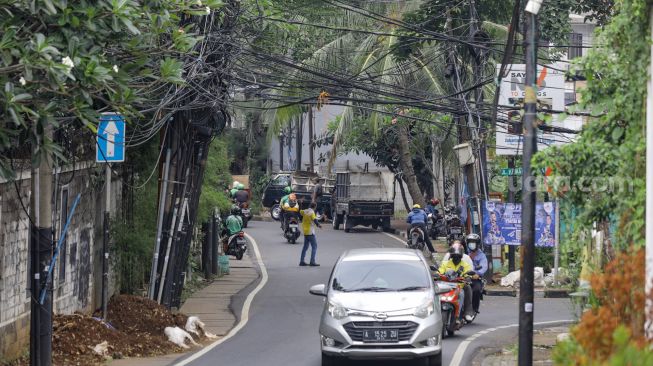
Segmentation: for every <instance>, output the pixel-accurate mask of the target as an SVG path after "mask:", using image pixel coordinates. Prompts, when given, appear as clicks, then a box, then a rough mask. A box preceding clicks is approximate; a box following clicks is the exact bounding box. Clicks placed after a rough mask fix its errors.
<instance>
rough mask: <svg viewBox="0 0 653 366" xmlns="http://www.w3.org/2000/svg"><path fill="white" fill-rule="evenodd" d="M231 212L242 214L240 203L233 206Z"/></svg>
mask: <svg viewBox="0 0 653 366" xmlns="http://www.w3.org/2000/svg"><path fill="white" fill-rule="evenodd" d="M231 214H232V215H239V214H240V208H238V205H233V206H231Z"/></svg>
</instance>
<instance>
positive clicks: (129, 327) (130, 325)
mask: <svg viewBox="0 0 653 366" xmlns="http://www.w3.org/2000/svg"><path fill="white" fill-rule="evenodd" d="M108 310H109V311H108V314H107V319H108V321H109V323H111V325H113V326H114V327H116V328H118V329H120V330H122V331H123V332H126V331H130V332H136V333H147V334H161V335H163V330H164V329H165V328H166V327H172V326H175V325H177V326H179V327H181V328H183V327H184V326H185V325H186V320H187V319H188V317H187V316H186V315H183V314H176V315H173V314H172V313H171V312H170V310H168V309H167V308H166V307H164V306H163V305H159V304H158V303H156V302H154V301H152V300H150V299H146V298H144V297H139V296H132V295H118V296H114V297H112V298H111V300H110V301H109V309H108Z"/></svg>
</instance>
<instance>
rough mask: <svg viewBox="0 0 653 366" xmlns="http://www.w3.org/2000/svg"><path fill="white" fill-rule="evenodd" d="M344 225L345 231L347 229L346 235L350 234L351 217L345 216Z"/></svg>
mask: <svg viewBox="0 0 653 366" xmlns="http://www.w3.org/2000/svg"><path fill="white" fill-rule="evenodd" d="M342 224H343V225H344V227H345V228H344V229H345V232H346V233H348V232H350V231H351V226H349V225H350V222H349V215H345V218H344V220H343V222H342Z"/></svg>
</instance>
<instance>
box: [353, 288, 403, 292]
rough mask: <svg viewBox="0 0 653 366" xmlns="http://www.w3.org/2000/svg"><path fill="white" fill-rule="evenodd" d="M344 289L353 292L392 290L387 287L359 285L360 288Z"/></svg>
mask: <svg viewBox="0 0 653 366" xmlns="http://www.w3.org/2000/svg"><path fill="white" fill-rule="evenodd" d="M344 291H345V292H355V291H369V292H385V291H392V289H389V288H387V287H361V288H354V289H347V290H344Z"/></svg>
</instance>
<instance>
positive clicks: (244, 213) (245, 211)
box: [238, 202, 252, 228]
mask: <svg viewBox="0 0 653 366" xmlns="http://www.w3.org/2000/svg"><path fill="white" fill-rule="evenodd" d="M238 207H239V208H240V217H241V218H242V219H243V227H245V228H246V227H247V223H248V222H249V220H251V219H252V211H250V209H249V204H248V203H247V202H243V203H241V204H239V205H238Z"/></svg>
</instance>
